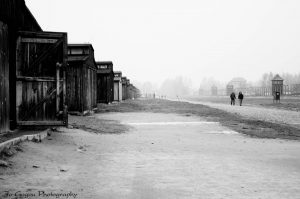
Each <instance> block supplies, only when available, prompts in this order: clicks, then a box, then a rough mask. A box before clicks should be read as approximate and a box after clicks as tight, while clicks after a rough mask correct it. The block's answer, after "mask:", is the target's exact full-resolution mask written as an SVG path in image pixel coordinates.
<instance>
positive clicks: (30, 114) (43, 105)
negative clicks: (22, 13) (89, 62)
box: [16, 32, 67, 126]
mask: <svg viewBox="0 0 300 199" xmlns="http://www.w3.org/2000/svg"><path fill="white" fill-rule="evenodd" d="M66 66H67V34H66V33H57V32H19V37H18V39H17V48H16V104H17V107H16V113H17V118H16V119H17V124H18V125H19V126H24V125H25V126H27V125H30V126H38V125H45V126H52V125H67V107H66V79H65V76H66V75H65V69H66Z"/></svg>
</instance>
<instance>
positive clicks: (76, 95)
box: [67, 44, 97, 114]
mask: <svg viewBox="0 0 300 199" xmlns="http://www.w3.org/2000/svg"><path fill="white" fill-rule="evenodd" d="M67 102H68V110H69V112H70V113H79V114H85V113H87V112H91V111H92V110H93V109H94V108H96V107H97V68H96V62H95V60H94V49H93V47H92V45H91V44H70V45H68V67H67Z"/></svg>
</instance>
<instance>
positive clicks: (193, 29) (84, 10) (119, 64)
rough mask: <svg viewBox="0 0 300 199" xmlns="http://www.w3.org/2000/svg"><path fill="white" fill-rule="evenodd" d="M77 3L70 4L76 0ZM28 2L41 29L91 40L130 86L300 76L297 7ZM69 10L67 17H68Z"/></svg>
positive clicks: (233, 0) (239, 3) (275, 4)
mask: <svg viewBox="0 0 300 199" xmlns="http://www.w3.org/2000/svg"><path fill="white" fill-rule="evenodd" d="M71 2H72V3H71ZM26 5H27V6H28V7H29V9H30V11H31V12H32V14H33V15H34V17H35V18H36V19H37V21H38V22H39V24H40V25H41V27H42V28H43V30H44V31H61V32H67V33H68V42H69V43H91V44H92V45H93V47H94V50H95V59H96V60H97V61H113V63H114V70H116V71H122V72H123V74H124V76H127V77H129V78H130V79H131V81H132V82H141V83H142V82H152V83H153V84H158V85H160V84H162V83H163V82H164V81H165V80H166V79H172V78H176V77H179V76H181V77H184V78H188V79H190V80H191V82H192V84H193V85H192V87H193V88H197V87H199V85H200V83H201V80H202V79H203V78H211V77H213V78H214V79H215V80H218V81H220V82H228V81H230V80H231V79H232V78H234V77H243V78H245V79H247V80H248V81H252V82H255V81H259V79H260V78H261V76H262V75H263V73H268V72H273V73H274V74H277V73H278V74H282V73H291V74H298V73H299V72H300V70H299V66H300V56H299V54H300V38H299V36H298V35H299V33H300V21H299V18H300V13H299V12H298V10H299V8H300V2H299V1H296V0H290V1H284V2H283V1H271V0H263V1H258V0H256V1H251V2H250V1H237V0H230V1H226V2H225V1H209V2H208V1H195V0H191V1H188V2H187V1H185V2H183V1H170V0H165V1H157V0H156V1H151V2H146V1H143V2H142V1H137V0H130V1H126V2H123V1H120V0H114V1H109V2H106V1H97V0H90V1H87V3H82V1H74V0H73V1H70V0H66V1H59V0H52V1H41V0H26ZM66 8H68V9H67V12H66Z"/></svg>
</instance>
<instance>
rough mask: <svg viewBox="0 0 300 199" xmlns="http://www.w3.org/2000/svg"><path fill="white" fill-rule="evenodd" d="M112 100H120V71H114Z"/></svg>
mask: <svg viewBox="0 0 300 199" xmlns="http://www.w3.org/2000/svg"><path fill="white" fill-rule="evenodd" d="M114 101H116V102H121V101H122V72H121V71H114Z"/></svg>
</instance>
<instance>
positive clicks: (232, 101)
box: [230, 92, 236, 106]
mask: <svg viewBox="0 0 300 199" xmlns="http://www.w3.org/2000/svg"><path fill="white" fill-rule="evenodd" d="M235 98H236V97H235V93H234V92H232V93H231V94H230V99H231V101H230V104H231V106H232V105H233V106H234V105H235Z"/></svg>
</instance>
